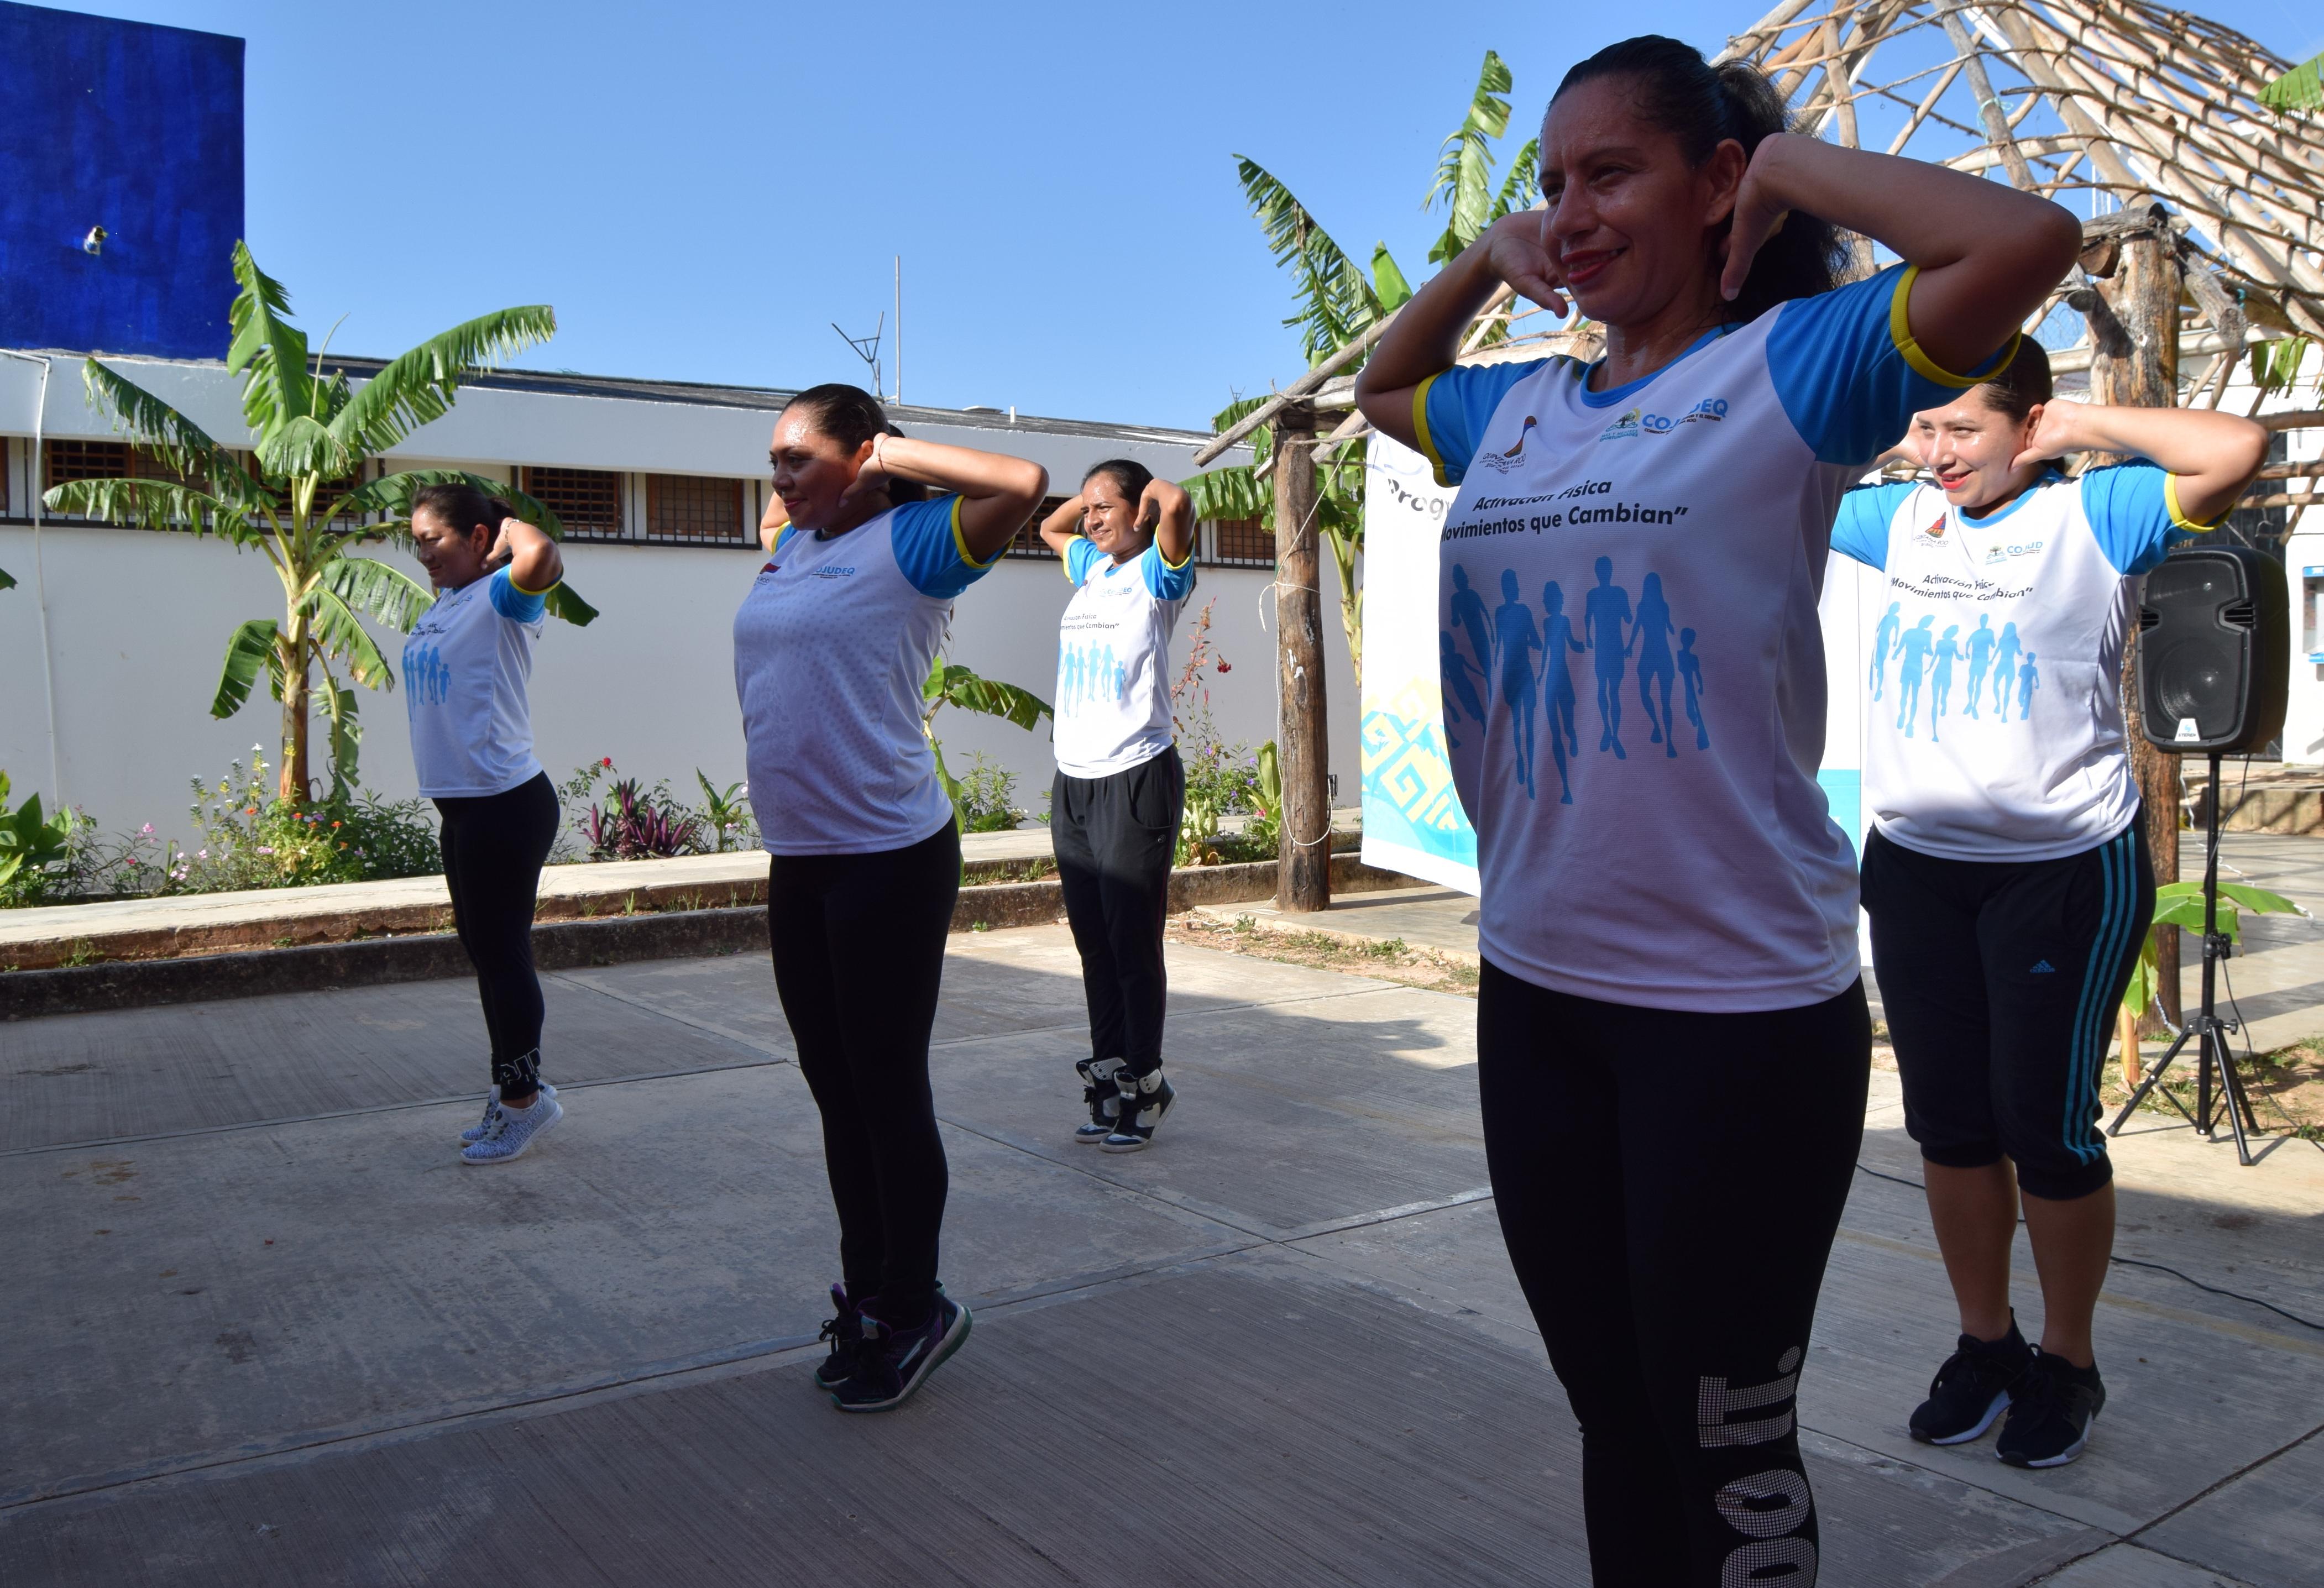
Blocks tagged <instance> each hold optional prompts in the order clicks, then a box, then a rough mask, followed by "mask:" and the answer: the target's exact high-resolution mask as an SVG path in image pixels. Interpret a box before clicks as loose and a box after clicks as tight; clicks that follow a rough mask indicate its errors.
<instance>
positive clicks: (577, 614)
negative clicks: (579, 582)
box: [549, 583, 597, 629]
mask: <svg viewBox="0 0 2324 1588" xmlns="http://www.w3.org/2000/svg"><path fill="white" fill-rule="evenodd" d="M549 616H551V617H553V618H561V619H562V620H564V621H565V622H566V623H571V624H572V625H573V626H574V627H575V628H576V629H586V628H587V627H588V626H589V625H590V624H591V623H594V622H595V621H596V617H597V609H596V608H595V607H594V606H592V605H589V604H588V603H587V602H586V601H584V600H582V599H581V592H580V591H578V590H576V589H575V588H574V587H573V586H570V585H567V584H561V583H560V584H559V585H558V586H557V587H556V588H555V589H553V590H551V591H550V592H549Z"/></svg>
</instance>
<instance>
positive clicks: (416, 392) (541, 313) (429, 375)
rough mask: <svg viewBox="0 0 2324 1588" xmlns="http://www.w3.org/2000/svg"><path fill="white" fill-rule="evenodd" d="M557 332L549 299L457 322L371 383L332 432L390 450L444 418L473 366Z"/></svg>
mask: <svg viewBox="0 0 2324 1588" xmlns="http://www.w3.org/2000/svg"><path fill="white" fill-rule="evenodd" d="M556 332H557V311H556V310H555V309H551V308H549V306H548V305H547V304H545V303H535V304H530V305H528V306H527V307H525V308H521V309H498V310H495V311H494V312H493V313H491V314H487V315H483V316H480V317H478V318H477V319H472V320H469V321H466V323H465V324H461V325H457V326H454V327H453V328H451V329H450V330H448V331H446V332H444V333H442V334H441V335H440V336H436V337H430V338H429V339H428V340H427V341H425V342H422V343H421V344H420V346H417V347H414V348H412V349H411V350H410V352H408V353H406V354H404V355H402V356H401V357H399V358H396V359H394V360H393V361H392V362H391V363H390V364H389V365H388V366H387V367H386V368H385V369H383V370H381V371H380V372H379V374H375V375H374V376H373V377H372V378H371V379H370V380H369V381H367V382H365V383H364V386H363V389H362V390H360V391H358V392H355V395H354V396H353V397H351V398H349V399H348V401H347V405H346V408H345V409H343V410H341V411H340V412H339V415H338V417H337V418H336V419H334V420H331V432H332V434H334V435H336V436H337V437H338V438H339V439H340V440H341V441H342V442H344V443H345V444H346V446H348V447H350V448H354V449H355V450H358V451H361V452H364V453H366V454H375V453H381V452H386V451H389V450H391V449H392V448H394V447H395V446H396V444H397V443H399V442H400V441H401V440H402V439H404V438H405V437H406V436H408V435H410V433H411V432H412V431H413V430H416V429H419V428H420V426H421V425H424V424H426V423H428V422H429V420H436V419H440V418H442V417H443V416H444V414H445V413H446V412H447V411H448V410H449V409H450V408H451V406H452V399H453V395H454V393H456V392H457V391H458V390H459V388H460V382H461V379H462V377H464V376H465V375H466V374H468V373H469V372H470V371H471V370H473V369H475V368H476V367H478V366H480V365H491V364H497V363H499V362H500V361H501V360H502V359H503V358H507V357H510V356H512V355H515V354H518V353H521V352H523V351H524V349H526V348H527V347H530V346H533V345H534V344H536V343H539V342H545V341H547V340H549V337H552V336H554V335H555V334H556Z"/></svg>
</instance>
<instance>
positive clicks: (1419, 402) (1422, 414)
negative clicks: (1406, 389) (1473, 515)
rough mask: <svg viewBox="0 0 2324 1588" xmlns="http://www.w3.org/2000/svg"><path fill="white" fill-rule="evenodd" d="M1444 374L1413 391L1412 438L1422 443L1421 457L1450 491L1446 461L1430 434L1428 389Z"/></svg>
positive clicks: (1416, 387) (1423, 383)
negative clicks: (1445, 470) (1439, 453)
mask: <svg viewBox="0 0 2324 1588" xmlns="http://www.w3.org/2000/svg"><path fill="white" fill-rule="evenodd" d="M1443 373H1444V372H1443V370H1438V371H1437V372H1436V374H1433V375H1431V376H1429V377H1428V378H1427V379H1426V380H1425V381H1423V382H1421V383H1420V384H1418V385H1417V386H1415V387H1414V388H1413V389H1412V438H1413V439H1414V440H1416V441H1417V442H1419V443H1420V455H1421V456H1422V457H1425V458H1426V459H1428V466H1429V468H1430V470H1431V471H1432V472H1434V475H1435V476H1436V483H1437V484H1438V485H1443V487H1444V488H1445V489H1447V490H1450V489H1452V481H1450V480H1448V479H1446V478H1445V477H1444V459H1443V458H1442V457H1439V456H1438V455H1437V452H1436V438H1435V437H1434V436H1432V435H1430V434H1429V433H1428V388H1429V387H1431V386H1433V385H1434V384H1435V383H1436V382H1437V380H1438V378H1439V377H1441V376H1442V375H1443Z"/></svg>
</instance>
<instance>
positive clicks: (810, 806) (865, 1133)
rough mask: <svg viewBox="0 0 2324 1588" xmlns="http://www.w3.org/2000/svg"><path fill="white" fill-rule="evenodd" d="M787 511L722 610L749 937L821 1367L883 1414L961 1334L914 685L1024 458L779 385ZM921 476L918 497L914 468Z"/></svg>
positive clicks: (1001, 515)
mask: <svg viewBox="0 0 2324 1588" xmlns="http://www.w3.org/2000/svg"><path fill="white" fill-rule="evenodd" d="M769 457H770V461H771V462H772V463H773V465H774V471H775V478H774V485H775V491H776V493H777V494H779V495H780V497H781V498H782V503H783V508H784V511H785V513H786V515H787V519H788V522H787V525H786V526H785V527H782V528H780V529H778V530H775V531H770V551H769V556H768V559H767V564H766V566H765V567H764V568H761V569H760V570H759V577H758V578H757V580H756V581H755V582H754V583H753V584H752V586H751V593H750V595H747V596H746V597H744V599H743V602H742V610H741V611H740V612H738V613H736V614H734V686H735V691H736V693H737V694H738V695H739V696H740V697H741V698H742V733H743V737H744V740H745V742H746V747H747V751H748V757H747V764H748V768H749V771H750V788H751V808H752V813H753V814H754V815H755V816H756V817H758V822H759V832H760V835H761V838H762V839H763V841H764V843H765V845H766V848H767V852H768V854H770V856H771V857H772V858H771V859H770V862H769V865H768V872H767V936H768V940H769V944H770V948H771V950H772V952H773V957H774V968H775V989H776V992H777V993H778V994H779V996H780V997H781V999H782V1005H783V1018H784V1019H785V1020H787V1021H788V1022H789V1025H790V1029H791V1039H792V1041H793V1042H795V1043H796V1044H797V1045H798V1064H799V1072H800V1074H801V1075H803V1076H805V1077H806V1078H807V1086H808V1088H809V1089H810V1090H811V1091H812V1092H813V1093H814V1094H815V1101H816V1108H817V1109H819V1110H820V1111H821V1112H822V1114H823V1144H824V1159H825V1168H826V1169H827V1170H828V1171H829V1174H830V1178H831V1196H832V1201H833V1203H834V1205H835V1206H836V1208H837V1210H838V1214H839V1256H840V1268H841V1274H842V1279H841V1282H840V1283H838V1284H836V1285H834V1286H833V1287H832V1299H833V1302H834V1304H835V1315H836V1316H834V1317H833V1318H832V1319H831V1321H830V1322H829V1323H827V1324H826V1325H825V1326H824V1334H825V1338H827V1339H829V1340H830V1341H831V1343H832V1351H831V1354H830V1356H829V1357H828V1358H827V1359H826V1360H825V1362H824V1363H823V1365H822V1366H821V1367H819V1368H818V1369H817V1370H816V1375H815V1378H816V1385H817V1386H818V1387H819V1388H821V1389H823V1390H825V1391H827V1392H828V1393H829V1394H830V1396H831V1398H832V1399H833V1401H834V1403H835V1404H836V1405H837V1406H839V1407H840V1408H841V1409H843V1410H845V1411H884V1410H887V1409H888V1408H890V1407H893V1406H895V1405H897V1404H899V1402H901V1401H902V1400H903V1399H904V1398H905V1397H907V1396H908V1395H910V1394H911V1393H912V1391H913V1390H917V1389H918V1388H919V1386H920V1384H921V1382H922V1381H923V1380H926V1378H927V1375H928V1373H929V1372H930V1371H933V1370H934V1369H935V1368H936V1365H937V1364H938V1363H940V1362H943V1361H944V1360H945V1358H946V1357H947V1356H949V1355H950V1354H951V1353H953V1352H954V1351H955V1350H957V1349H958V1348H959V1346H960V1343H961V1342H962V1341H963V1340H964V1339H965V1338H966V1337H967V1334H968V1329H969V1316H968V1311H967V1309H966V1308H965V1307H963V1306H960V1305H959V1304H958V1303H956V1302H954V1301H953V1300H952V1299H951V1298H949V1297H946V1296H945V1295H944V1294H943V1291H942V1287H940V1286H939V1285H938V1284H937V1282H936V1246H937V1238H938V1235H939V1233H940V1232H941V1230H942V1226H943V1223H944V1205H945V1184H946V1177H945V1153H944V1141H943V1139H942V1138H941V1137H940V1136H939V1135H938V1134H937V1131H936V1105H935V1102H934V1100H933V1098H932V1097H931V1096H930V1094H929V1091H928V1033H929V1031H930V1029H931V1028H932V1027H933V1026H934V1024H935V1022H936V988H937V983H938V982H939V980H940V979H941V977H942V974H943V972H944V954H945V934H946V933H947V932H948V931H949V930H950V929H951V927H952V911H953V901H954V898H955V897H956V896H957V894H958V892H959V891H960V834H959V831H958V829H957V828H956V827H955V826H954V815H953V808H952V801H951V800H950V799H948V798H947V797H946V795H945V790H944V787H943V785H942V784H940V783H939V782H938V781H937V780H936V758H935V755H934V753H933V752H931V750H930V749H929V747H928V741H927V734H926V733H925V732H924V731H923V730H922V727H921V718H920V706H921V697H920V689H921V686H922V684H923V682H924V681H925V680H926V679H927V674H928V669H929V667H930V665H931V664H932V663H933V662H934V661H935V660H936V651H937V649H938V647H939V646H940V645H942V643H943V642H944V637H945V628H946V627H947V625H948V624H949V623H951V621H952V605H953V598H954V596H956V595H959V594H960V593H961V592H962V591H963V590H965V589H966V588H968V586H970V585H972V584H973V583H975V582H976V580H977V579H979V578H980V577H982V576H983V574H984V572H985V570H986V569H988V568H991V566H992V563H993V559H995V558H997V557H999V556H1000V554H1001V548H1002V547H1004V546H1006V545H1007V544H1008V543H1009V540H1010V537H1012V536H1013V535H1015V534H1016V533H1017V531H1019V529H1021V528H1022V527H1023V526H1024V523H1025V521H1026V519H1027V518H1028V517H1029V516H1031V514H1032V512H1033V509H1034V508H1035V507H1036V506H1037V505H1038V504H1039V503H1040V500H1041V494H1042V492H1043V490H1044V489H1045V488H1046V487H1047V484H1048V475H1047V472H1046V471H1044V470H1043V469H1042V468H1041V467H1040V466H1039V465H1037V464H1032V463H1028V462H1026V461H1024V460H1023V459H1022V458H1017V457H1002V456H1001V455H1000V454H998V453H992V452H975V451H972V450H970V449H969V448H965V447H945V446H940V445H937V444H936V443H933V442H928V441H916V440H908V439H905V437H904V436H903V435H902V433H901V432H899V431H898V430H897V429H895V427H893V426H892V425H890V424H889V423H888V417H887V413H886V411H884V410H882V409H881V406H880V403H879V400H878V399H877V398H874V397H872V396H871V395H870V394H869V393H867V392H862V391H859V390H858V389H856V388H855V387H853V386H844V385H825V386H816V387H814V388H812V389H810V390H808V391H806V392H800V393H799V394H798V396H797V397H794V398H792V399H791V402H790V405H789V406H788V407H787V408H785V409H784V410H783V411H782V415H781V417H780V418H779V419H777V420H776V421H775V433H774V441H773V445H772V447H771V448H770V452H769ZM931 486H932V487H934V488H935V491H936V494H934V495H932V496H931V495H929V494H927V487H931Z"/></svg>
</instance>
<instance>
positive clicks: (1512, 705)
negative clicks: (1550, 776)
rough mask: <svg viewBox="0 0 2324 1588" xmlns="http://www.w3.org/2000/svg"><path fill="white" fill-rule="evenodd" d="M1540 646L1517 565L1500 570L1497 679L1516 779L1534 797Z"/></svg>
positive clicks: (1496, 610) (1495, 650)
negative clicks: (1519, 587) (1536, 664)
mask: <svg viewBox="0 0 2324 1588" xmlns="http://www.w3.org/2000/svg"><path fill="white" fill-rule="evenodd" d="M1540 649H1541V633H1540V631H1538V630H1537V629H1535V627H1534V623H1533V608H1532V607H1530V606H1527V605H1526V604H1525V600H1524V597H1523V596H1521V595H1518V593H1517V571H1516V570H1515V569H1514V568H1503V569H1502V570H1501V604H1500V605H1499V606H1497V607H1495V608H1494V609H1493V653H1494V662H1495V664H1496V665H1495V670H1494V681H1495V682H1496V684H1497V685H1498V686H1499V695H1500V697H1501V705H1502V706H1503V707H1504V708H1505V709H1506V710H1507V711H1508V714H1509V741H1510V743H1509V748H1510V750H1511V751H1512V752H1514V753H1515V755H1516V756H1517V781H1518V782H1520V783H1522V784H1524V785H1525V791H1526V798H1527V799H1532V798H1533V797H1534V786H1533V747H1534V725H1533V707H1534V661H1533V653H1534V652H1535V651H1538V650H1540Z"/></svg>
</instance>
